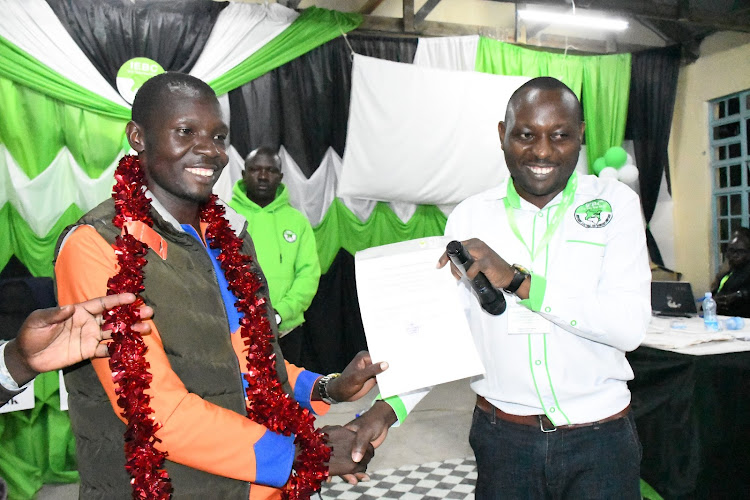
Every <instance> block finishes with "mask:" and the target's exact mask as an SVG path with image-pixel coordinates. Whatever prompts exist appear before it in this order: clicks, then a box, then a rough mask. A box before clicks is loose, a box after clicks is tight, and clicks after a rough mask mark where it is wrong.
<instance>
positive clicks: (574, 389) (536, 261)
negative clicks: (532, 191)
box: [392, 175, 651, 425]
mask: <svg viewBox="0 0 750 500" xmlns="http://www.w3.org/2000/svg"><path fill="white" fill-rule="evenodd" d="M508 182H511V180H510V179H509V180H508V181H506V182H504V183H502V184H501V185H500V186H498V187H496V188H493V189H490V190H488V191H485V192H483V193H480V194H478V195H475V196H472V197H470V198H468V199H467V200H465V201H464V202H462V203H461V204H459V205H458V206H457V207H456V208H455V210H454V211H453V212H452V213H451V215H450V217H449V218H448V223H447V225H446V229H445V234H446V236H449V237H451V238H452V239H456V240H459V241H461V240H467V239H470V238H478V239H480V240H482V241H484V242H485V243H486V244H487V245H489V246H490V247H491V248H492V249H493V250H495V251H496V252H497V253H498V254H499V255H500V256H501V257H502V258H503V259H505V261H507V262H508V263H509V264H519V265H521V266H523V267H525V268H526V269H528V270H529V271H531V273H532V278H531V291H530V296H529V299H526V300H523V301H521V300H520V299H518V298H517V297H515V296H513V295H507V294H506V295H505V297H506V300H507V302H508V311H506V312H505V313H504V314H502V315H500V316H492V315H490V314H488V313H486V312H484V311H483V310H482V309H481V307H480V305H479V302H478V300H477V299H476V298H475V297H474V296H473V295H472V293H471V291H470V288H469V287H468V285H467V284H466V283H464V282H462V283H461V285H460V287H461V289H462V290H461V291H462V293H461V295H462V299H463V301H464V307H465V311H466V315H467V318H468V320H469V325H470V327H471V331H472V334H473V336H474V342H475V344H476V347H477V350H478V352H479V355H480V357H481V358H482V362H483V363H484V367H485V370H486V374H485V375H483V376H480V377H476V378H474V379H473V380H472V382H471V387H472V389H474V391H475V392H476V393H477V394H479V395H481V396H483V397H485V398H486V399H487V400H488V401H490V402H491V403H492V404H494V405H495V406H496V407H498V408H500V409H501V410H503V411H505V412H507V413H512V414H515V415H535V414H541V413H545V414H547V416H548V417H549V418H550V420H551V421H552V422H553V423H554V424H555V425H565V424H575V423H584V422H594V421H597V420H601V419H603V418H606V417H608V416H610V415H613V414H615V413H617V412H619V411H621V410H623V409H624V408H625V407H626V406H627V405H628V404H629V403H630V392H629V390H628V387H627V381H628V380H631V379H632V378H633V371H632V369H631V368H630V365H629V364H628V362H627V360H626V358H625V352H626V351H630V350H633V349H635V348H636V347H638V345H639V344H640V343H641V341H642V340H643V338H644V336H645V332H646V327H647V325H648V322H649V319H650V316H651V303H650V281H651V273H650V270H649V265H648V254H647V250H646V238H645V231H644V227H643V222H642V217H641V210H640V203H639V200H638V197H637V195H636V194H635V193H634V192H633V191H632V190H631V189H629V188H628V187H627V186H625V185H624V184H622V183H620V182H617V181H614V180H603V179H599V178H597V177H595V176H589V175H585V176H579V177H578V187H577V189H576V191H575V194H574V196H573V199H572V203H571V204H570V206H569V207H568V208H567V209H566V210H565V212H564V213H563V214H562V218H561V220H560V223H559V225H558V227H557V229H556V230H555V232H554V234H553V235H552V237H551V239H549V243H548V245H547V246H546V247H544V246H543V245H542V240H543V235H544V233H545V231H546V230H547V227H548V225H550V224H552V221H553V218H554V216H555V213H556V210H557V209H558V207H559V206H560V204H561V202H562V200H563V193H560V194H558V195H557V196H556V197H555V198H554V199H553V200H552V201H550V203H548V204H547V205H546V206H545V207H544V208H542V209H539V208H537V207H536V206H534V205H532V204H531V203H528V202H527V201H525V200H523V199H522V198H520V197H519V196H518V194H517V193H516V192H515V189H513V188H512V187H511V189H510V190H509V189H508ZM506 198H508V200H507V201H505V199H506ZM592 202H593V203H592ZM506 204H507V205H508V210H509V211H512V214H508V213H506ZM509 218H515V222H516V227H517V233H518V234H519V235H520V236H521V237H522V239H523V241H521V240H519V238H518V237H517V235H516V232H514V230H513V229H512V226H511V224H510V222H509ZM540 247H541V250H540ZM532 253H533V254H534V255H532ZM513 308H525V309H527V310H528V309H530V310H532V311H535V314H537V315H539V316H541V317H543V320H542V324H545V328H544V329H546V330H547V332H548V333H531V334H525V333H509V331H508V317H509V315H511V314H512V311H511V310H512V309H513ZM424 394H426V391H417V392H416V393H412V394H410V395H408V396H407V395H405V396H403V397H402V410H403V409H404V408H403V407H405V410H407V411H408V410H410V409H411V408H412V407H413V406H414V405H415V404H416V402H417V401H418V400H419V399H421V397H422V396H423V395H424ZM392 406H393V405H392ZM396 406H398V404H397V405H396ZM398 413H399V411H398V410H397V414H398ZM401 413H403V411H402V412H401ZM399 416H400V417H403V414H400V415H399Z"/></svg>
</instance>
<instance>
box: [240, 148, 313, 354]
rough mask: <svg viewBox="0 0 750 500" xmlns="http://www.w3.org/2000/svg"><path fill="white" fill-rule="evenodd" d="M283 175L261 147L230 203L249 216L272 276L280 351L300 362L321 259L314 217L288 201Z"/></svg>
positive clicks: (248, 161)
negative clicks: (308, 215)
mask: <svg viewBox="0 0 750 500" xmlns="http://www.w3.org/2000/svg"><path fill="white" fill-rule="evenodd" d="M283 177H284V174H283V173H282V172H281V158H279V155H278V153H277V152H276V151H274V150H273V149H271V148H269V147H267V146H261V147H259V148H258V149H256V150H254V151H252V152H250V154H249V155H247V158H246V159H245V170H244V171H243V172H242V179H240V180H238V181H237V182H236V183H235V185H234V188H233V190H232V200H231V201H230V202H229V206H230V207H232V208H233V209H235V210H236V211H237V212H238V213H239V214H241V215H242V216H243V217H245V219H247V223H248V232H249V233H250V236H251V237H252V238H253V243H254V244H255V251H256V252H257V254H258V262H259V263H260V267H261V268H262V269H263V272H264V273H265V275H266V278H267V279H268V288H269V290H270V293H271V303H272V304H273V308H274V310H275V318H276V322H277V326H278V328H279V345H280V346H281V352H282V353H284V358H285V359H286V360H287V361H289V362H290V363H293V364H295V365H298V366H299V365H301V360H302V345H303V340H304V339H303V335H302V334H303V330H302V329H301V328H299V327H300V326H301V325H302V323H304V321H305V316H304V312H305V310H307V308H308V307H310V304H311V303H312V300H313V297H315V293H316V292H317V291H318V281H319V280H320V262H319V261H318V249H317V247H316V245H315V233H313V230H312V227H311V226H310V221H308V220H307V217H305V216H304V214H302V213H301V212H300V211H299V210H297V209H295V208H294V207H292V206H291V205H290V204H289V191H288V190H287V188H286V186H285V185H284V184H283V183H282V182H281V179H282V178H283Z"/></svg>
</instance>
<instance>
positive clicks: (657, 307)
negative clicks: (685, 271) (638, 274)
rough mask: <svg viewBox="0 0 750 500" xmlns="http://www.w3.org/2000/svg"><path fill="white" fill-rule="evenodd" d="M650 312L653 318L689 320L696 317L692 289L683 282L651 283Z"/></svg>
mask: <svg viewBox="0 0 750 500" xmlns="http://www.w3.org/2000/svg"><path fill="white" fill-rule="evenodd" d="M651 310H652V312H653V313H654V315H655V316H667V317H674V318H680V317H682V318H690V317H693V316H697V315H698V309H697V308H696V307H695V297H694V296H693V287H691V286H690V283H688V282H685V281H652V282H651Z"/></svg>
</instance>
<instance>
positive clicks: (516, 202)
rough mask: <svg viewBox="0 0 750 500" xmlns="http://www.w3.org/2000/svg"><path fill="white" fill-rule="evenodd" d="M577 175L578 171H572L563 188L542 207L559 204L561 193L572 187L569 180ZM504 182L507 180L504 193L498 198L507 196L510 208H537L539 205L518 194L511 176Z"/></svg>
mask: <svg viewBox="0 0 750 500" xmlns="http://www.w3.org/2000/svg"><path fill="white" fill-rule="evenodd" d="M577 176H578V172H575V171H573V174H572V175H571V176H570V177H569V178H568V182H567V184H566V185H565V189H563V190H562V191H560V192H559V193H557V194H556V195H555V197H554V198H552V199H551V200H550V201H549V202H548V203H547V204H546V205H545V206H544V207H542V208H543V209H544V208H547V207H552V206H555V205H559V204H560V201H561V200H562V197H563V194H564V193H566V192H567V191H569V190H572V189H573V185H574V183H573V182H571V181H572V180H573V179H574V178H575V177H577ZM506 182H507V187H506V188H505V189H504V195H503V194H501V195H500V197H499V199H503V198H508V202H509V203H510V206H511V207H512V208H515V209H521V208H524V209H530V208H533V209H534V210H539V207H537V206H536V205H534V204H533V203H530V202H528V201H526V200H524V199H523V198H521V196H520V195H519V194H518V191H516V186H515V185H514V184H513V178H512V177H508V179H507V180H506ZM501 188H502V186H501Z"/></svg>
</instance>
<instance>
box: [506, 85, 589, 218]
mask: <svg viewBox="0 0 750 500" xmlns="http://www.w3.org/2000/svg"><path fill="white" fill-rule="evenodd" d="M583 129H584V124H583V123H582V122H581V114H580V107H579V104H578V100H577V99H576V97H575V95H574V94H572V93H570V92H566V91H564V90H561V89H538V88H533V87H531V88H528V89H525V90H522V91H521V92H520V93H518V94H516V95H514V97H513V98H512V100H511V102H510V103H509V104H508V111H507V113H506V121H504V122H500V124H499V125H498V131H499V133H500V144H501V145H502V148H503V151H504V153H505V162H506V164H507V165H508V170H509V171H510V175H511V177H512V178H513V185H514V186H515V188H516V191H517V192H518V194H519V195H520V196H521V197H522V198H523V199H525V200H526V201H528V202H530V203H532V204H534V205H535V206H537V207H539V208H542V207H544V206H545V205H546V204H547V203H549V202H550V201H551V200H552V199H553V198H554V197H555V196H556V195H557V193H559V192H561V191H562V190H563V189H565V185H566V184H567V182H568V179H569V178H570V176H571V174H572V173H573V171H574V170H575V168H576V163H577V162H578V154H579V153H580V151H581V141H582V140H583Z"/></svg>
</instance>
